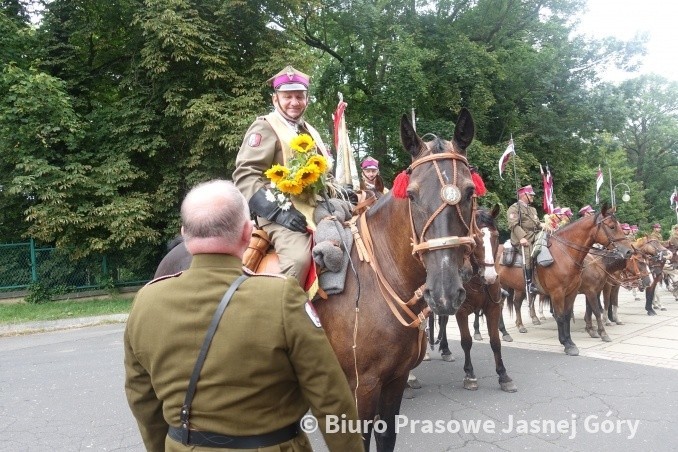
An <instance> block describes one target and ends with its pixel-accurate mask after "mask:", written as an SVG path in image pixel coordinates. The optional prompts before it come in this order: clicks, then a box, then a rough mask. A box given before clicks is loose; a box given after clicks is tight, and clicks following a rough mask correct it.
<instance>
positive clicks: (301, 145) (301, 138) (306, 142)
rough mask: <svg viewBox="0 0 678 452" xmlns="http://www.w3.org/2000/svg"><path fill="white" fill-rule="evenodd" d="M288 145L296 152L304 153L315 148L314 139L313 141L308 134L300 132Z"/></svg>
mask: <svg viewBox="0 0 678 452" xmlns="http://www.w3.org/2000/svg"><path fill="white" fill-rule="evenodd" d="M290 147H291V148H292V149H294V150H295V151H297V152H300V153H302V154H305V153H307V152H308V151H310V150H312V149H315V141H313V138H311V136H310V135H308V134H306V133H302V134H301V135H297V136H296V137H294V138H293V139H292V141H291V142H290Z"/></svg>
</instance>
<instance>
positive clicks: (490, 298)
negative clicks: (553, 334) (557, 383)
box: [441, 206, 518, 392]
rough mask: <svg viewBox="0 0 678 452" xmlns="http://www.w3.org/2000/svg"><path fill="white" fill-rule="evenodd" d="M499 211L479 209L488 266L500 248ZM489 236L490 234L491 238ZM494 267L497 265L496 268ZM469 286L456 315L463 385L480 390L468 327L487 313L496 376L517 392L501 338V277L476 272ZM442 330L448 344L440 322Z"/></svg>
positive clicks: (508, 389) (508, 390)
mask: <svg viewBox="0 0 678 452" xmlns="http://www.w3.org/2000/svg"><path fill="white" fill-rule="evenodd" d="M498 214H499V206H495V207H494V208H493V209H492V210H491V211H490V212H489V213H488V212H485V211H484V210H478V215H477V223H478V227H479V228H481V231H483V235H484V239H485V240H487V239H488V238H489V244H490V246H489V247H488V248H489V249H487V250H486V251H485V253H484V255H485V259H484V262H485V265H491V266H492V267H494V260H493V256H494V255H495V253H496V252H497V249H498V247H499V243H498V235H499V233H498V232H497V227H496V223H495V219H496V217H497V215H498ZM488 236H489V237H488ZM493 269H494V268H493ZM464 287H465V288H466V301H464V302H463V303H462V304H461V306H460V307H459V310H458V311H457V313H456V314H455V318H456V320H457V325H458V326H459V333H460V335H461V348H462V349H463V350H464V372H465V374H466V375H465V377H464V388H465V389H469V390H476V389H478V379H477V378H476V376H475V373H474V371H473V364H472V363H471V347H472V346H473V339H472V337H471V332H470V330H469V324H468V318H469V315H471V314H480V313H482V314H483V315H485V319H486V322H487V333H488V335H489V336H490V347H491V348H492V353H493V354H494V364H495V370H496V371H497V375H499V386H500V388H501V390H502V391H506V392H516V391H517V390H518V388H517V387H516V385H515V384H514V383H513V380H512V379H511V377H509V376H508V374H507V372H506V368H505V367H504V362H503V360H502V357H501V340H500V339H499V320H500V318H501V312H502V310H503V308H504V303H503V300H502V296H501V284H500V283H499V279H497V278H496V274H495V275H494V278H492V279H490V278H488V277H487V275H485V277H482V276H481V275H478V274H474V275H473V276H472V277H471V280H470V281H469V282H467V283H466V284H464ZM441 332H442V333H443V337H444V338H445V339H444V341H445V343H447V337H446V333H445V329H444V327H443V326H442V325H441Z"/></svg>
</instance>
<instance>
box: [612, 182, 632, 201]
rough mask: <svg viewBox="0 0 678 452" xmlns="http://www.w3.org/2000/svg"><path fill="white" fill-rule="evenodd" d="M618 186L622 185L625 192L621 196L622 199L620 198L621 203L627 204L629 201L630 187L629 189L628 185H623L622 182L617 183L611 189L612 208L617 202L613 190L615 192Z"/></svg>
mask: <svg viewBox="0 0 678 452" xmlns="http://www.w3.org/2000/svg"><path fill="white" fill-rule="evenodd" d="M620 185H623V186H625V187H626V190H624V194H623V195H622V198H621V199H622V201H624V202H629V201H630V200H631V187H629V186H628V185H626V184H625V183H623V182H620V183H618V184H617V185H615V186H614V187H613V188H612V205H613V206H614V205H615V204H616V202H617V197H616V196H615V194H614V190H615V189H616V188H617V187H619V186H620Z"/></svg>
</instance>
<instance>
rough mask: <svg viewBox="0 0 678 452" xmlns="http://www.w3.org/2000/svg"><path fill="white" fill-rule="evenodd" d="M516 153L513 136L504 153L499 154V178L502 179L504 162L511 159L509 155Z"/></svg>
mask: <svg viewBox="0 0 678 452" xmlns="http://www.w3.org/2000/svg"><path fill="white" fill-rule="evenodd" d="M512 155H516V150H515V148H514V147H513V138H511V140H510V141H509V144H508V146H507V147H506V150H505V151H504V153H503V154H502V155H501V158H500V159H499V178H500V179H502V180H503V179H504V178H503V177H501V175H502V173H503V172H504V168H506V164H507V163H508V161H509V160H511V156H512Z"/></svg>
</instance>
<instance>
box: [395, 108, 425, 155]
mask: <svg viewBox="0 0 678 452" xmlns="http://www.w3.org/2000/svg"><path fill="white" fill-rule="evenodd" d="M400 142H401V143H402V145H403V148H405V150H406V151H407V152H409V153H410V155H411V156H412V158H413V159H415V158H416V157H417V156H418V155H419V153H421V150H422V149H423V148H424V147H425V145H424V142H423V141H422V139H421V138H419V135H417V132H416V131H415V130H414V127H413V126H412V123H411V122H410V118H408V117H407V115H403V117H402V118H400Z"/></svg>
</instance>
